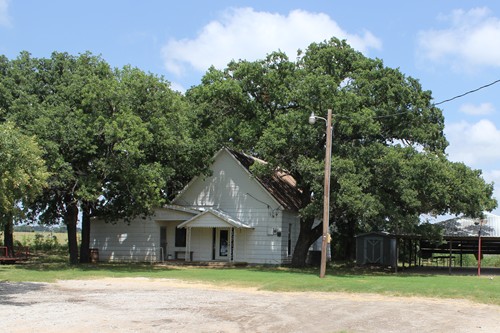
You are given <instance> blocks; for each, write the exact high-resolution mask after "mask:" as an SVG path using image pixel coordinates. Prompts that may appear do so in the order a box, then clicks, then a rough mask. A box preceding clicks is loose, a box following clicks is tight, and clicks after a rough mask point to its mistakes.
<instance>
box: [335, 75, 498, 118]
mask: <svg viewBox="0 0 500 333" xmlns="http://www.w3.org/2000/svg"><path fill="white" fill-rule="evenodd" d="M499 82H500V79H498V80H495V81H493V82H491V83H488V84H485V85H484V86H481V87H479V88H476V89H472V90H469V91H467V92H464V93H463V94H460V95H457V96H454V97H451V98H448V99H445V100H443V101H441V102H437V103H433V104H432V106H437V105H440V104H444V103H447V102H450V101H453V100H455V99H458V98H461V97H464V96H466V95H469V94H472V93H474V92H476V91H479V90H481V89H484V88H487V87H490V86H492V85H495V84H497V83H499ZM411 112H413V111H411V110H408V111H404V112H398V113H391V114H386V115H383V116H374V117H372V118H373V119H381V118H390V117H395V116H400V115H403V114H406V113H411ZM336 117H337V118H344V119H346V118H348V119H351V117H349V116H336Z"/></svg>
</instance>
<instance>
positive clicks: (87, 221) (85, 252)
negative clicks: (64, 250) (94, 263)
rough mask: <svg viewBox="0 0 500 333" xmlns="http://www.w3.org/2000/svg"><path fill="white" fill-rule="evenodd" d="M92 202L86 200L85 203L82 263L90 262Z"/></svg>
mask: <svg viewBox="0 0 500 333" xmlns="http://www.w3.org/2000/svg"><path fill="white" fill-rule="evenodd" d="M90 206H91V205H90V203H88V202H85V203H84V204H83V211H82V240H81V243H80V263H81V264H83V263H89V262H90V256H89V251H90V249H89V248H90V216H91V215H90V214H91V208H90Z"/></svg>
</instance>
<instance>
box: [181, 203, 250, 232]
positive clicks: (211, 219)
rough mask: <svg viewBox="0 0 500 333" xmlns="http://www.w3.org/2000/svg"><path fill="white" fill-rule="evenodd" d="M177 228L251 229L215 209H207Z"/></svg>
mask: <svg viewBox="0 0 500 333" xmlns="http://www.w3.org/2000/svg"><path fill="white" fill-rule="evenodd" d="M177 228H237V229H251V227H250V226H249V225H247V224H245V223H243V222H241V221H240V220H238V219H236V218H234V217H232V216H229V215H228V214H227V213H224V212H223V211H220V210H217V209H213V208H210V209H207V210H206V211H204V212H202V213H200V214H198V215H196V216H194V217H193V218H191V219H189V220H187V221H185V222H182V223H181V224H179V225H178V226H177Z"/></svg>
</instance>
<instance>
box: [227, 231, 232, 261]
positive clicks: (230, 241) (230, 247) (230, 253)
mask: <svg viewBox="0 0 500 333" xmlns="http://www.w3.org/2000/svg"><path fill="white" fill-rule="evenodd" d="M232 234H233V228H229V235H228V238H229V244H228V246H229V251H228V252H229V262H231V261H233V237H231V236H232Z"/></svg>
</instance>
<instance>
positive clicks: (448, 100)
mask: <svg viewBox="0 0 500 333" xmlns="http://www.w3.org/2000/svg"><path fill="white" fill-rule="evenodd" d="M498 82H500V80H496V81H493V82H491V83H488V84H485V85H484V86H481V87H479V88H476V89H473V90H469V91H467V92H465V93H463V94H460V95H457V96H455V97H452V98H448V99H445V100H444V101H441V102H438V103H434V104H433V105H434V106H436V105H439V104H444V103H447V102H450V101H453V100H454V99H457V98H460V97H464V96H465V95H469V94H472V93H474V92H476V91H479V90H481V89H484V88H487V87H489V86H492V85H494V84H497V83H498Z"/></svg>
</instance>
